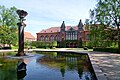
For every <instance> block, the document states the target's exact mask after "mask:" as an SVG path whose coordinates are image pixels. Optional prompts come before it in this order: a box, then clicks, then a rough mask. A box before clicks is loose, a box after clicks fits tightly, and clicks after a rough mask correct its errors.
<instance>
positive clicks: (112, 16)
mask: <svg viewBox="0 0 120 80" xmlns="http://www.w3.org/2000/svg"><path fill="white" fill-rule="evenodd" d="M90 15H91V16H90V17H91V21H92V22H93V23H99V24H104V25H107V27H111V28H112V27H114V28H115V29H117V36H118V48H119V49H120V0H98V3H97V6H96V8H94V9H93V10H90Z"/></svg>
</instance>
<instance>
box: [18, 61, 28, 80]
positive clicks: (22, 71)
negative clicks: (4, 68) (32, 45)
mask: <svg viewBox="0 0 120 80" xmlns="http://www.w3.org/2000/svg"><path fill="white" fill-rule="evenodd" d="M26 66H27V65H26V64H25V63H24V60H19V61H18V64H17V79H18V80H22V79H23V78H24V77H25V76H26V70H27V69H26Z"/></svg>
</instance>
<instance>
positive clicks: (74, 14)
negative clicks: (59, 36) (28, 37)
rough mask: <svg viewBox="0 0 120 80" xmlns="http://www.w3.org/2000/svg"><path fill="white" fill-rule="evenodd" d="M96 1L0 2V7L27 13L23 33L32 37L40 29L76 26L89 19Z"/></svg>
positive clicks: (27, 0)
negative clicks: (12, 8) (14, 8)
mask: <svg viewBox="0 0 120 80" xmlns="http://www.w3.org/2000/svg"><path fill="white" fill-rule="evenodd" d="M95 4H96V0H1V1H0V5H4V6H5V7H8V8H9V7H13V6H15V7H16V8H18V9H23V10H25V11H27V12H28V16H27V17H26V22H25V23H26V24H27V26H26V27H25V31H27V32H31V33H32V34H33V35H34V36H36V33H38V32H40V31H41V30H42V29H47V28H50V27H56V26H61V24H62V22H63V21H65V25H67V26H74V25H78V22H79V20H80V19H82V22H83V23H84V21H85V19H89V10H90V9H93V8H94V7H95Z"/></svg>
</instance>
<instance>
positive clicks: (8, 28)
mask: <svg viewBox="0 0 120 80" xmlns="http://www.w3.org/2000/svg"><path fill="white" fill-rule="evenodd" d="M16 10H17V8H15V7H11V8H6V7H5V6H0V43H2V44H9V45H10V44H13V45H16V43H17V25H16V24H17V22H18V16H17V14H16Z"/></svg>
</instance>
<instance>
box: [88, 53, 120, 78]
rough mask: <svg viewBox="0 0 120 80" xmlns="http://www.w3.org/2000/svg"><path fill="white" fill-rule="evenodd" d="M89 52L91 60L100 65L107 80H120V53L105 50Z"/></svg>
mask: <svg viewBox="0 0 120 80" xmlns="http://www.w3.org/2000/svg"><path fill="white" fill-rule="evenodd" d="M89 53H90V56H91V60H92V61H94V63H93V64H96V65H98V67H99V68H100V70H101V71H102V73H103V75H105V77H106V78H107V80H120V54H115V53H114V54H113V53H105V52H89ZM101 80H102V79H101ZM103 80H104V79H103Z"/></svg>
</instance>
